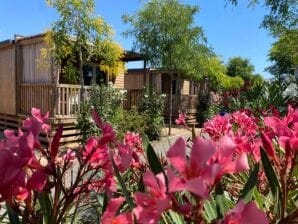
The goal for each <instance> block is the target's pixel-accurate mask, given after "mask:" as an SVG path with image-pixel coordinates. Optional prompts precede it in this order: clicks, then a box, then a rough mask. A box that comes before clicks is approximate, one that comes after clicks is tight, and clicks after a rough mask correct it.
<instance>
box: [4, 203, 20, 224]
mask: <svg viewBox="0 0 298 224" xmlns="http://www.w3.org/2000/svg"><path fill="white" fill-rule="evenodd" d="M6 208H7V214H8V218H9V223H11V224H21V222H20V219H19V216H18V214H17V213H16V212H15V211H14V210H13V209H12V208H11V207H10V206H9V205H8V204H7V203H6Z"/></svg>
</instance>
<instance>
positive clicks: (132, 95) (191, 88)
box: [124, 69, 208, 124]
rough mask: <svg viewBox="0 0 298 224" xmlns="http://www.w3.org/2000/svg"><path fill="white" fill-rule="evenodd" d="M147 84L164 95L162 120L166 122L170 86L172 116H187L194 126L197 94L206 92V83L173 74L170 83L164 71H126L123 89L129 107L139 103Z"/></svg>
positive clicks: (168, 76) (167, 74)
mask: <svg viewBox="0 0 298 224" xmlns="http://www.w3.org/2000/svg"><path fill="white" fill-rule="evenodd" d="M144 84H147V85H148V86H150V87H152V88H153V89H154V90H155V91H156V92H158V93H161V94H165V95H166V99H165V109H164V113H163V115H164V118H165V120H166V121H167V120H168V117H169V113H170V111H169V104H170V90H171V85H172V94H173V97H172V114H173V119H176V118H177V116H178V114H179V113H181V112H183V113H186V114H187V120H186V121H187V122H188V123H189V124H196V112H197V106H198V97H199V94H204V93H206V91H208V83H207V82H206V80H203V81H202V82H200V83H196V82H193V81H190V80H185V79H182V78H180V77H179V75H178V74H174V76H173V80H172V83H171V79H170V75H169V73H168V72H166V71H162V70H159V69H146V70H145V73H144V69H128V70H127V72H126V74H125V76H124V88H125V89H126V90H127V100H128V101H129V103H128V104H129V105H130V106H132V105H135V104H137V103H138V102H139V98H140V97H141V94H142V91H143V86H144Z"/></svg>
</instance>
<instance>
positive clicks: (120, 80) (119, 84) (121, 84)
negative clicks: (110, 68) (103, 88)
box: [114, 71, 124, 89]
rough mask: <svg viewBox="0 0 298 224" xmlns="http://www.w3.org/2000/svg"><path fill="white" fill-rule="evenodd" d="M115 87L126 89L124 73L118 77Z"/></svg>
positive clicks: (120, 73) (121, 72)
mask: <svg viewBox="0 0 298 224" xmlns="http://www.w3.org/2000/svg"><path fill="white" fill-rule="evenodd" d="M114 87H115V88H116V89H124V71H120V72H119V74H118V75H117V76H116V79H115V83H114Z"/></svg>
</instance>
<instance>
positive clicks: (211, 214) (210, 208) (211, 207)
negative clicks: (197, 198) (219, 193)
mask: <svg viewBox="0 0 298 224" xmlns="http://www.w3.org/2000/svg"><path fill="white" fill-rule="evenodd" d="M204 211H205V212H204V216H205V218H206V219H207V221H208V222H211V221H212V220H215V219H217V216H218V215H217V210H216V202H215V201H214V198H213V197H211V198H210V199H209V200H208V201H206V202H205V203H204Z"/></svg>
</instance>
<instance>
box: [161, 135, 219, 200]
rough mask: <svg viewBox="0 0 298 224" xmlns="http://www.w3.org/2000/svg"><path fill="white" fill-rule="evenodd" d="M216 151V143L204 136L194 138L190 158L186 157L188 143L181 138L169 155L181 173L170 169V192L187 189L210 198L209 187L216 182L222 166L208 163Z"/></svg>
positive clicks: (173, 164) (171, 161)
mask: <svg viewBox="0 0 298 224" xmlns="http://www.w3.org/2000/svg"><path fill="white" fill-rule="evenodd" d="M215 151H216V148H215V145H214V144H213V143H212V142H211V141H209V140H205V139H202V138H199V137H198V138H196V139H194V142H193V146H192V150H191V154H190V160H189V161H188V160H187V159H186V143H185V141H184V139H183V138H179V139H178V140H177V141H176V142H175V144H174V145H173V146H172V147H171V148H170V150H169V151H168V153H167V157H168V159H169V161H170V163H171V164H172V166H173V167H174V168H175V169H176V171H177V172H178V174H179V177H177V176H176V175H175V174H174V172H173V171H172V170H171V169H169V170H168V180H169V192H176V191H182V190H187V191H190V192H192V193H194V194H196V195H198V196H199V197H201V198H203V199H206V198H208V196H209V195H208V193H209V192H208V187H209V186H212V185H213V184H214V181H215V178H216V177H217V175H218V174H219V172H220V169H221V166H220V165H218V164H216V163H214V164H208V163H207V162H208V160H209V159H211V158H212V156H213V155H214V153H215Z"/></svg>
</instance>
